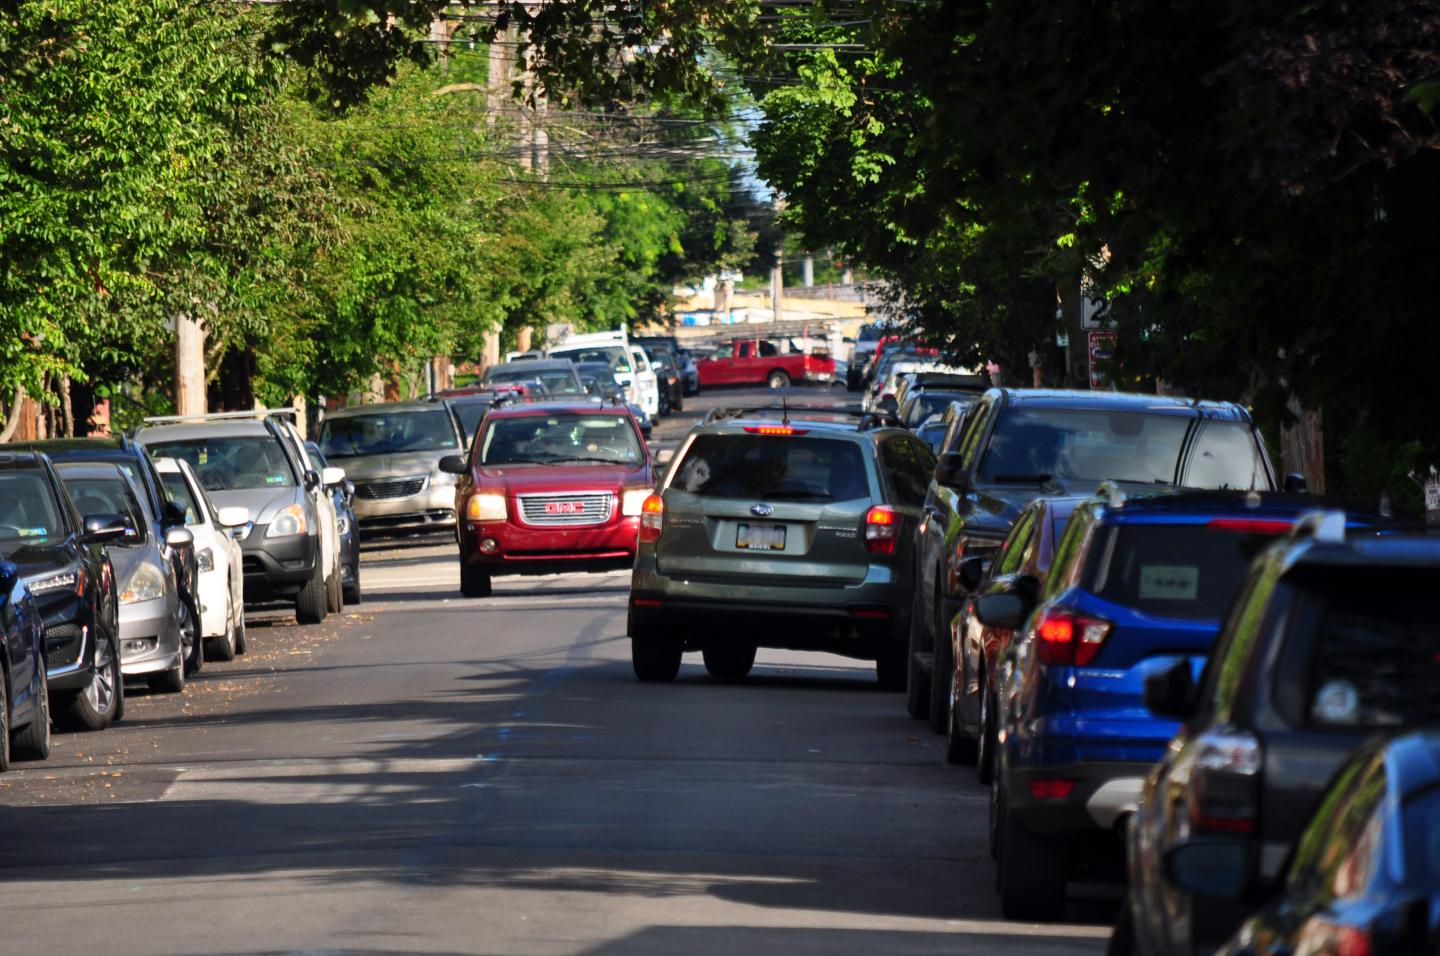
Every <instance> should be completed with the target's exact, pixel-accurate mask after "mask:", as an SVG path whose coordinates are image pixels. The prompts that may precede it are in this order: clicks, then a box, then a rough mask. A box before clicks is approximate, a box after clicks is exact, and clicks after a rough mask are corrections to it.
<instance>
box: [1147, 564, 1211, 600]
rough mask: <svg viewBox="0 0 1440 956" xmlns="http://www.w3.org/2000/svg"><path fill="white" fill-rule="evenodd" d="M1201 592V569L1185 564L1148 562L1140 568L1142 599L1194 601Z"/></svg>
mask: <svg viewBox="0 0 1440 956" xmlns="http://www.w3.org/2000/svg"><path fill="white" fill-rule="evenodd" d="M1199 594H1200V569H1199V568H1197V567H1194V566H1192V565H1184V564H1146V565H1142V566H1141V568H1140V600H1142V601H1193V600H1195V598H1196V597H1198V596H1199Z"/></svg>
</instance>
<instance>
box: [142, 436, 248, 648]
mask: <svg viewBox="0 0 1440 956" xmlns="http://www.w3.org/2000/svg"><path fill="white" fill-rule="evenodd" d="M155 470H156V471H158V472H159V473H160V481H161V482H162V483H163V484H164V486H165V493H166V494H167V495H169V496H170V500H171V501H173V502H175V504H176V505H178V506H179V507H180V508H181V509H183V510H184V512H185V527H186V528H188V529H189V530H190V533H191V534H192V535H193V536H194V538H195V557H196V561H197V562H198V571H199V587H198V594H199V598H200V636H201V637H203V638H204V639H205V656H206V658H208V659H210V660H217V661H233V660H234V659H235V655H237V654H244V653H245V649H246V648H245V566H244V557H243V552H242V551H241V548H240V543H239V542H238V541H236V540H235V535H236V533H237V532H239V533H241V534H242V536H243V534H248V533H249V527H248V526H249V524H250V511H249V509H246V508H236V507H230V508H222V509H216V507H215V505H214V504H213V503H212V502H211V501H210V496H209V495H207V494H205V489H204V488H202V487H201V486H200V479H198V478H196V477H195V472H194V471H193V470H191V468H190V463H189V462H185V461H180V460H177V459H175V458H161V459H159V460H158V461H156V462H155Z"/></svg>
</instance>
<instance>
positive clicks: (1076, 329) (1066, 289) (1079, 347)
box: [1058, 281, 1090, 388]
mask: <svg viewBox="0 0 1440 956" xmlns="http://www.w3.org/2000/svg"><path fill="white" fill-rule="evenodd" d="M1058 295H1059V297H1060V313H1061V314H1060V319H1061V322H1062V323H1063V325H1064V328H1065V337H1066V338H1067V339H1069V340H1070V344H1069V346H1067V347H1066V349H1065V387H1066V388H1089V387H1090V343H1089V341H1088V339H1087V338H1086V335H1085V329H1084V327H1083V326H1081V324H1080V283H1079V282H1078V281H1077V282H1073V283H1064V282H1062V283H1060V285H1059V287H1058Z"/></svg>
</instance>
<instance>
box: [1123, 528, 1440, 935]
mask: <svg viewBox="0 0 1440 956" xmlns="http://www.w3.org/2000/svg"><path fill="white" fill-rule="evenodd" d="M1322 517H1323V520H1321V519H1322ZM1344 521H1345V516H1344V515H1343V514H1342V513H1339V512H1329V513H1326V514H1325V515H1323V516H1315V517H1314V518H1312V519H1307V520H1306V521H1305V522H1302V527H1301V528H1300V529H1299V530H1298V531H1297V537H1296V538H1295V539H1294V540H1290V541H1286V542H1284V543H1281V544H1278V545H1276V546H1274V547H1273V548H1271V549H1270V550H1268V551H1266V552H1265V553H1264V554H1263V555H1261V557H1260V558H1258V559H1257V560H1256V562H1255V564H1254V565H1253V566H1252V568H1251V570H1250V573H1249V575H1248V576H1247V578H1246V580H1245V582H1244V583H1243V584H1242V585H1241V588H1240V590H1239V592H1238V595H1237V597H1236V599H1235V602H1234V604H1233V605H1232V606H1231V608H1230V612H1229V614H1228V616H1227V618H1226V621H1225V625H1224V627H1223V628H1222V630H1221V634H1220V638H1219V640H1218V641H1217V643H1216V645H1215V648H1214V651H1213V653H1212V654H1211V656H1210V659H1209V661H1208V662H1207V663H1206V665H1205V670H1204V672H1203V673H1202V674H1201V676H1200V678H1199V681H1198V683H1196V682H1195V681H1193V680H1192V676H1191V674H1192V672H1191V667H1190V664H1189V662H1186V661H1181V662H1179V663H1177V664H1175V665H1172V666H1170V667H1167V668H1165V669H1162V670H1159V671H1157V672H1156V673H1154V674H1151V675H1150V676H1149V677H1148V678H1147V679H1146V681H1145V688H1144V695H1145V704H1146V706H1147V707H1148V708H1149V709H1150V710H1151V711H1152V712H1154V713H1156V714H1159V715H1161V716H1164V717H1170V718H1172V719H1176V720H1180V721H1183V722H1184V723H1183V726H1182V729H1181V731H1180V733H1179V735H1178V736H1177V737H1176V738H1175V740H1174V741H1172V742H1171V744H1170V746H1169V748H1167V750H1166V752H1165V755H1164V757H1163V758H1162V760H1161V762H1160V763H1159V764H1158V765H1156V767H1155V768H1154V769H1153V770H1152V771H1151V773H1150V775H1149V777H1148V778H1147V779H1146V781H1145V784H1144V787H1143V790H1142V794H1141V798H1140V809H1139V811H1138V812H1137V813H1136V814H1135V818H1134V822H1133V824H1132V826H1131V828H1130V832H1129V838H1128V854H1127V855H1128V861H1129V876H1130V880H1129V887H1130V888H1129V905H1128V907H1127V908H1126V909H1125V911H1124V913H1123V914H1122V917H1123V918H1122V922H1121V925H1120V926H1119V927H1117V931H1116V935H1117V937H1119V940H1117V943H1118V942H1120V941H1124V940H1126V938H1127V936H1128V934H1129V933H1130V932H1131V931H1133V934H1134V936H1133V939H1134V941H1135V943H1136V944H1137V948H1138V951H1139V952H1142V953H1190V952H1192V951H1193V950H1194V949H1195V948H1197V947H1198V946H1200V945H1202V944H1211V945H1213V944H1214V943H1215V942H1218V941H1219V940H1223V939H1224V938H1226V937H1227V936H1229V935H1230V934H1232V933H1233V932H1234V931H1235V930H1236V929H1237V927H1238V926H1239V925H1240V923H1241V922H1242V921H1243V920H1244V919H1245V918H1246V917H1247V916H1248V915H1250V914H1251V913H1253V912H1254V911H1255V910H1256V909H1257V908H1258V907H1259V906H1260V905H1263V903H1264V902H1265V901H1266V900H1267V898H1268V897H1270V896H1271V895H1273V893H1274V892H1275V890H1276V888H1277V887H1278V885H1279V880H1280V875H1281V872H1282V867H1283V865H1284V863H1285V861H1286V859H1287V858H1288V857H1289V856H1290V853H1291V850H1292V848H1294V847H1295V845H1296V841H1297V840H1298V839H1299V837H1300V834H1301V830H1302V828H1303V827H1304V826H1305V822H1306V821H1307V820H1308V819H1309V818H1310V816H1311V814H1312V813H1313V812H1314V811H1315V808H1316V807H1317V806H1318V805H1319V804H1320V801H1321V796H1322V794H1323V793H1324V791H1325V788H1326V786H1327V784H1328V783H1329V781H1330V779H1331V777H1332V776H1333V775H1334V773H1335V772H1336V770H1337V769H1338V768H1339V767H1340V766H1341V764H1343V763H1344V762H1345V761H1346V760H1347V759H1348V758H1349V757H1350V756H1351V755H1352V754H1353V753H1354V752H1355V751H1356V750H1358V749H1359V748H1360V747H1361V746H1362V745H1363V744H1364V743H1365V741H1366V739H1367V738H1368V737H1370V735H1372V734H1373V733H1375V732H1376V731H1381V730H1387V729H1391V730H1393V729H1395V728H1403V727H1414V726H1418V725H1429V724H1435V723H1437V722H1440V697H1437V695H1436V693H1435V688H1436V687H1437V686H1440V631H1437V630H1436V628H1435V620H1436V617H1437V612H1440V596H1437V593H1436V591H1434V590H1433V587H1434V582H1435V580H1436V574H1437V571H1440V540H1437V539H1434V538H1420V537H1406V536H1398V537H1376V536H1371V537H1358V538H1352V539H1347V538H1346V536H1345V532H1344ZM1212 838H1213V839H1224V840H1231V841H1236V842H1238V843H1240V844H1241V845H1243V847H1244V850H1245V853H1246V868H1245V871H1244V873H1243V874H1242V877H1243V881H1242V882H1243V883H1244V888H1243V894H1242V895H1240V897H1239V899H1237V900H1221V899H1215V898H1207V897H1200V896H1196V895H1194V894H1192V893H1191V892H1189V891H1188V890H1187V889H1186V888H1184V886H1182V885H1179V884H1177V883H1176V882H1175V881H1173V880H1172V879H1170V877H1169V874H1167V873H1166V872H1165V870H1164V866H1163V861H1164V860H1165V859H1166V858H1167V857H1169V856H1170V855H1171V854H1172V851H1173V850H1174V848H1175V847H1176V846H1177V845H1179V844H1184V843H1186V842H1187V841H1193V840H1208V839H1212ZM1114 949H1115V950H1116V951H1119V952H1124V951H1126V948H1125V947H1123V946H1120V945H1117V946H1116V947H1114ZM1322 951H1323V952H1330V950H1314V952H1322Z"/></svg>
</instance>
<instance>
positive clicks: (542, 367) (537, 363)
mask: <svg viewBox="0 0 1440 956" xmlns="http://www.w3.org/2000/svg"><path fill="white" fill-rule="evenodd" d="M617 344H618V343H617ZM574 367H575V363H574V362H572V361H570V360H569V359H556V358H546V359H524V360H522V361H519V362H502V363H500V364H499V365H492V366H490V368H487V369H486V370H485V372H486V374H487V375H488V374H489V373H490V372H491V371H492V370H494V369H512V368H513V369H521V370H523V371H526V372H531V371H538V372H543V371H546V370H548V369H557V368H574Z"/></svg>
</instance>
